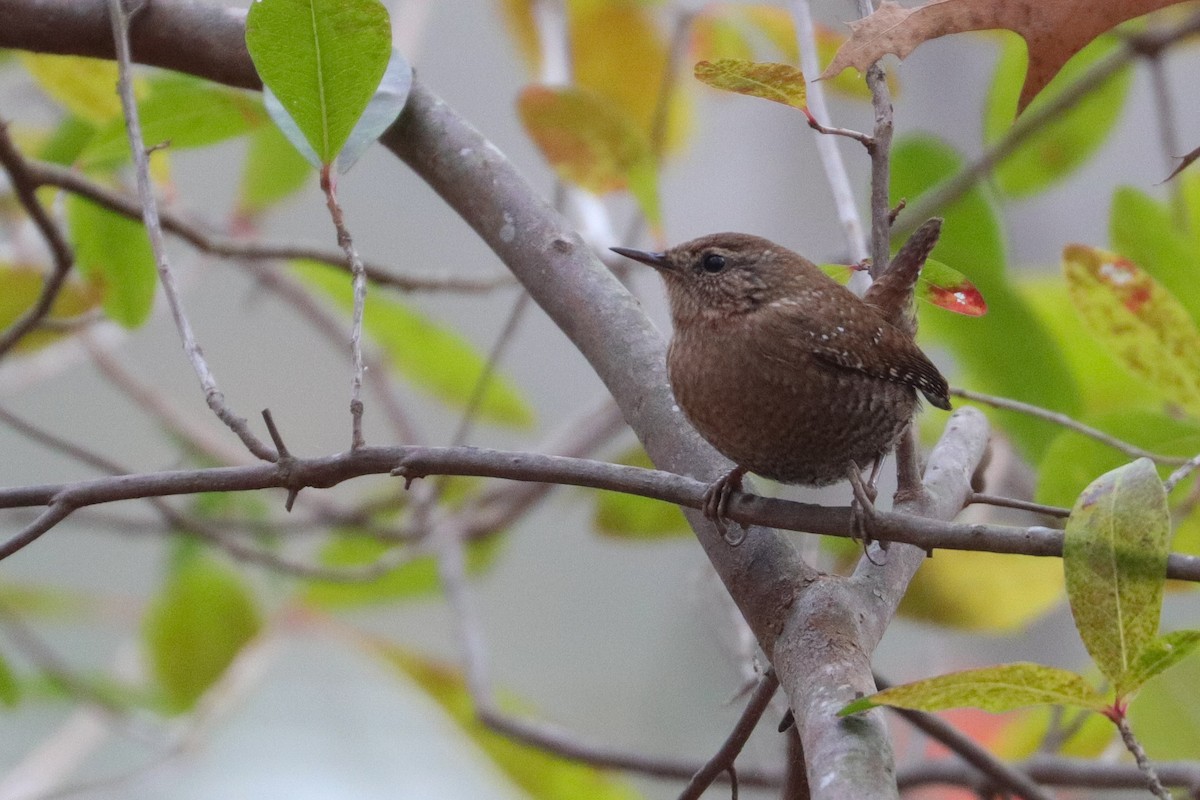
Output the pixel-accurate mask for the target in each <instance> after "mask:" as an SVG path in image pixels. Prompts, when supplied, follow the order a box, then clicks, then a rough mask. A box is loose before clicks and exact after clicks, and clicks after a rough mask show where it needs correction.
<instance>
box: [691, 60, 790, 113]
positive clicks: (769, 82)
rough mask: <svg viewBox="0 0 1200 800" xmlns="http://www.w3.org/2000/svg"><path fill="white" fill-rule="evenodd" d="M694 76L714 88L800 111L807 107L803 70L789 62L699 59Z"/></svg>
mask: <svg viewBox="0 0 1200 800" xmlns="http://www.w3.org/2000/svg"><path fill="white" fill-rule="evenodd" d="M695 75H696V78H698V79H699V80H701V81H704V82H705V83H707V84H708V85H709V86H712V87H714V88H716V89H724V90H725V91H727V92H737V93H738V94H748V95H750V96H752V97H761V98H763V99H765V100H771V101H774V102H776V103H782V104H783V105H785V106H792V107H793V108H799V109H801V110H805V109H807V107H808V105H807V104H808V92H807V89H806V87H805V84H804V73H802V72H801V71H800V70H799V69H797V68H796V67H793V66H792V65H791V64H774V63H771V62H760V61H741V60H739V59H736V58H722V59H719V60H717V61H701V62H700V63H699V64H697V65H696V69H695Z"/></svg>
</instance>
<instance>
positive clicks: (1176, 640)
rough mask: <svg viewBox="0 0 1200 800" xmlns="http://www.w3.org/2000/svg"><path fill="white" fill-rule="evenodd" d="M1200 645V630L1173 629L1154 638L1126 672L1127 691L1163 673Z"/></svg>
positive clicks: (1139, 686) (1134, 689)
mask: <svg viewBox="0 0 1200 800" xmlns="http://www.w3.org/2000/svg"><path fill="white" fill-rule="evenodd" d="M1197 645H1200V631H1172V632H1171V633H1168V634H1166V635H1164V636H1160V637H1158V638H1157V639H1154V640H1152V641H1151V642H1150V644H1148V645H1146V647H1144V648H1143V649H1142V652H1141V653H1140V654H1138V657H1137V661H1135V662H1134V663H1133V665H1132V666H1131V667H1130V669H1129V671H1128V672H1126V674H1125V681H1124V684H1125V693H1129V692H1135V691H1137V690H1138V689H1139V688H1141V686H1142V684H1144V683H1146V681H1148V680H1150V679H1151V678H1153V677H1155V676H1158V675H1161V674H1162V673H1164V672H1166V671H1167V670H1168V669H1170V668H1171V667H1173V666H1175V665H1176V664H1178V663H1179V662H1180V661H1182V660H1183V659H1185V658H1187V657H1188V656H1189V655H1191V654H1192V653H1193V652H1194V651H1195V649H1196V646H1197Z"/></svg>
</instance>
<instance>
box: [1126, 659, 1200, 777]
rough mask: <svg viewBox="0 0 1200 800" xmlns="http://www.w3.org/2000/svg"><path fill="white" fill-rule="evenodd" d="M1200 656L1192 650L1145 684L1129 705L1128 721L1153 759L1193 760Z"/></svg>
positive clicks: (1199, 733) (1199, 718) (1199, 715)
mask: <svg viewBox="0 0 1200 800" xmlns="http://www.w3.org/2000/svg"><path fill="white" fill-rule="evenodd" d="M1197 686H1200V657H1198V656H1197V655H1196V651H1195V650H1193V651H1192V654H1191V656H1190V657H1188V658H1185V659H1184V660H1183V661H1182V662H1180V663H1179V664H1178V665H1176V667H1175V668H1174V669H1172V670H1169V671H1168V672H1166V673H1164V674H1162V675H1159V676H1158V678H1157V679H1155V680H1153V681H1150V682H1149V683H1147V684H1146V685H1145V686H1144V687H1143V688H1142V690H1141V691H1140V692H1138V695H1137V701H1136V702H1133V703H1130V705H1129V721H1130V724H1131V725H1132V726H1133V729H1134V730H1136V731H1137V734H1138V739H1140V740H1141V742H1142V745H1143V746H1144V747H1145V748H1146V751H1147V752H1149V753H1151V754H1152V755H1153V757H1154V758H1155V760H1159V761H1162V760H1166V759H1195V758H1196V742H1200V693H1198V692H1197V691H1196V687H1197Z"/></svg>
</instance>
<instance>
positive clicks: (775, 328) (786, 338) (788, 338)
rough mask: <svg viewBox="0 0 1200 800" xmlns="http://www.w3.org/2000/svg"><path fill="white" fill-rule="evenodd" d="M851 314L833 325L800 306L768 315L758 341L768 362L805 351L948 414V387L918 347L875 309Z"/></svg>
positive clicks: (834, 321) (861, 308)
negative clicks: (913, 392)
mask: <svg viewBox="0 0 1200 800" xmlns="http://www.w3.org/2000/svg"><path fill="white" fill-rule="evenodd" d="M855 309H856V311H857V312H858V313H856V314H853V315H852V316H849V317H845V318H840V319H835V320H829V319H825V318H822V317H820V316H814V315H812V314H810V313H804V310H803V309H802V308H800V307H799V306H798V307H797V310H796V313H790V314H774V315H770V319H769V320H768V321H767V322H766V324H767V325H768V326H769V328H772V329H771V330H768V331H767V332H766V333H767V335H765V336H762V337H757V338H756V341H760V342H762V343H763V345H762V346H763V348H764V355H767V356H768V357H770V358H773V359H776V360H781V361H795V348H799V347H803V348H806V349H807V350H808V352H810V353H812V355H813V357H814V358H816V359H817V360H818V361H821V362H823V363H825V364H829V365H830V366H833V367H838V368H841V369H847V370H854V371H856V372H862V373H864V374H866V375H870V376H871V377H873V378H879V379H882V380H887V381H893V382H895V383H902V384H905V385H907V386H911V387H913V388H914V389H917V390H918V391H920V392H921V393H922V394H923V395H925V398H926V399H927V400H929V402H930V403H932V404H933V405H935V406H937V407H938V408H942V409H947V410H949V408H950V387H949V385H948V384H947V383H946V379H945V378H944V377H942V373H941V372H939V371H938V368H937V367H935V366H934V365H933V362H931V361H930V360H929V359H928V358H927V357H926V356H925V354H924V353H922V352H921V349H920V348H919V347H917V345H916V343H915V342H914V341H913V340H912V339H911V338H909V337H908V336H906V335H905V334H904V333H902V332H900V331H899V330H897V329H896V328H894V327H892V326H891V325H889V324H888V323H886V322H884V321H883V319H882V317H881V316H880V315H879V314H877V313H875V312H874V310H873V309H866V308H863V307H858V306H856V307H855Z"/></svg>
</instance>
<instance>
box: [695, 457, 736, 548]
mask: <svg viewBox="0 0 1200 800" xmlns="http://www.w3.org/2000/svg"><path fill="white" fill-rule="evenodd" d="M745 474H746V468H745V467H734V468H733V469H731V470H729V472H727V473H725V474H724V475H722V476H721V477H720V478H717V479H716V480H715V481H713V482H712V483H711V484H710V485H709V487H708V488H707V489H705V490H704V505H703V506H701V509H702V510H703V511H704V516H706V517H708V518H709V519H710V520H712V521H713V524H714V525H716V526H717V530H718V531H720V533H721V538H722V539H724V540H725V542H726V543H727V544H728V545H729V546H730V547H737V546H738V545H739V544H741V543H742V542H743V541H745V540H746V526H744V525H742V524H741V523H740V522H735V523H734V525H735V526H736V527H737V529H738V530H737V531H736V532H731V531H730V530H729V518H728V516H727V514H728V511H729V498H730V497H731V496H732V495H733V493H734V492H740V491H741V490H742V476H743V475H745Z"/></svg>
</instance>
